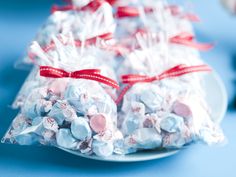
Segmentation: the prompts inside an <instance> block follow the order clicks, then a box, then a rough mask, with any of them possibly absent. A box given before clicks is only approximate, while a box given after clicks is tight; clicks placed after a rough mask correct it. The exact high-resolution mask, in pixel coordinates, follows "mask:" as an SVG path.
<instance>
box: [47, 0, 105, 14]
mask: <svg viewBox="0 0 236 177" xmlns="http://www.w3.org/2000/svg"><path fill="white" fill-rule="evenodd" d="M104 2H105V1H103V0H94V1H91V2H90V3H88V4H87V5H86V6H84V7H76V6H74V5H71V4H69V5H65V6H57V5H53V6H52V8H51V13H54V12H56V11H68V10H75V11H85V10H91V11H92V12H95V11H96V10H97V9H98V8H99V7H101V5H102V4H103V3H104Z"/></svg>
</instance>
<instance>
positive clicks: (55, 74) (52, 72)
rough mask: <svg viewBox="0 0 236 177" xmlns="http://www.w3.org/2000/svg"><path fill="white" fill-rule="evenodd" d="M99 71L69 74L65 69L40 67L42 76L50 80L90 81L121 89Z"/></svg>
mask: <svg viewBox="0 0 236 177" xmlns="http://www.w3.org/2000/svg"><path fill="white" fill-rule="evenodd" d="M100 72H101V71H100V70H99V69H84V70H79V71H74V72H67V71H65V70H63V69H59V68H53V67H50V66H40V76H43V77H50V78H67V77H68V78H73V79H88V80H93V81H97V82H100V83H102V84H105V85H108V86H111V87H113V88H116V89H119V85H118V84H117V82H115V81H114V80H112V79H110V78H108V77H105V76H103V75H101V74H100Z"/></svg>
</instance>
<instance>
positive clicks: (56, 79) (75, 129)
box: [3, 37, 121, 156]
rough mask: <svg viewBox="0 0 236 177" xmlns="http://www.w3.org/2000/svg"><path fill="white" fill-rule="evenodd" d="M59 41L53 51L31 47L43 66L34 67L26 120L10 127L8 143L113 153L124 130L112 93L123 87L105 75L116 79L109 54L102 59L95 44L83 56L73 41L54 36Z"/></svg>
mask: <svg viewBox="0 0 236 177" xmlns="http://www.w3.org/2000/svg"><path fill="white" fill-rule="evenodd" d="M54 43H55V45H56V47H55V50H54V51H53V53H52V52H51V53H49V54H47V53H45V52H43V51H42V50H41V48H40V47H39V45H38V44H37V43H34V44H33V45H32V47H31V48H32V50H33V51H34V53H36V54H37V58H36V59H37V61H38V63H39V64H40V65H44V66H40V67H39V68H37V66H36V67H35V70H34V72H35V75H34V76H35V77H34V78H32V79H33V83H36V84H35V85H34V86H32V87H30V90H28V89H27V90H24V92H25V93H24V94H23V95H24V96H26V98H25V99H24V100H21V101H22V104H21V107H20V108H21V109H20V115H21V116H20V115H19V116H20V117H22V118H21V121H14V122H16V123H15V124H16V125H15V124H14V126H11V127H10V129H9V131H8V132H7V134H6V136H5V138H4V139H3V141H8V142H12V143H18V144H22V145H30V144H47V145H53V146H59V147H62V148H67V149H71V150H76V151H80V152H81V153H88V154H91V153H94V154H96V155H98V156H108V155H111V154H112V153H113V151H114V149H115V148H114V145H113V144H115V143H116V141H117V139H119V138H120V135H121V133H118V132H119V130H118V129H117V107H116V104H115V102H114V100H113V99H114V98H112V97H111V96H112V95H111V94H110V93H111V92H112V91H113V92H114V93H115V89H117V88H118V87H119V86H118V84H117V83H116V82H115V81H114V80H113V79H110V78H108V77H106V76H104V75H107V76H110V77H114V79H116V75H115V74H114V71H113V69H112V68H111V67H109V64H108V63H106V61H108V58H109V55H108V54H107V55H106V57H105V58H101V60H100V61H98V60H99V59H98V54H99V53H100V54H101V55H102V51H99V49H96V48H95V47H92V46H91V48H85V49H84V50H83V53H82V54H79V52H78V50H77V48H76V47H75V46H73V43H72V44H71V43H69V44H68V45H65V43H63V41H60V40H59V39H58V38H55V37H54ZM93 50H95V51H93ZM103 52H106V51H103ZM103 55H104V54H103ZM103 55H102V56H103ZM109 59H110V60H112V59H113V58H112V57H111V58H109ZM94 68H96V69H94ZM37 71H38V72H37ZM39 74H40V75H39ZM30 82H31V80H28V83H26V85H27V84H30ZM26 88H27V87H26ZM21 98H22V97H21ZM16 120H18V117H17V118H16ZM116 135H117V136H116ZM118 135H119V136H118ZM86 144H87V146H88V147H86ZM88 148H92V149H90V150H88Z"/></svg>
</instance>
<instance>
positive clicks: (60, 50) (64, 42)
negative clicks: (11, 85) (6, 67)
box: [12, 33, 117, 109]
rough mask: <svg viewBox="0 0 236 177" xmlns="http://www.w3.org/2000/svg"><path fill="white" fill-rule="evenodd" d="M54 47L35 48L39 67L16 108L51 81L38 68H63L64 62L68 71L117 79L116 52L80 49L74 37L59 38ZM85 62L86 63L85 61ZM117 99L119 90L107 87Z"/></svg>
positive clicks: (56, 38) (18, 97)
mask: <svg viewBox="0 0 236 177" xmlns="http://www.w3.org/2000/svg"><path fill="white" fill-rule="evenodd" d="M53 42H54V46H53V47H51V49H50V50H48V51H46V52H45V51H44V50H43V49H42V48H41V47H40V45H39V44H38V43H37V42H33V44H32V45H31V47H30V48H31V51H30V53H33V54H34V58H33V62H34V64H36V66H35V67H34V68H33V69H32V71H31V72H30V74H29V76H28V78H27V79H26V81H25V82H24V84H23V86H22V87H21V89H20V91H19V92H18V94H17V96H16V98H15V100H14V102H13V104H12V107H13V108H15V109H16V108H19V107H21V105H23V104H24V100H25V98H26V96H27V95H28V93H29V92H30V91H31V90H32V89H33V88H36V87H40V86H42V85H44V84H45V82H46V83H47V82H48V79H47V78H46V79H45V78H42V77H40V76H39V75H38V72H39V68H38V65H53V66H54V67H61V66H59V65H60V64H59V63H61V62H63V65H64V67H67V66H69V65H70V66H69V68H71V69H73V67H74V68H75V69H76V68H81V66H82V67H83V68H86V67H87V68H91V67H95V68H98V69H101V72H102V74H103V75H105V76H107V77H110V78H112V79H113V80H117V79H116V74H115V68H116V67H117V62H116V58H115V54H114V52H112V51H107V50H103V49H100V48H98V47H96V46H88V47H86V48H83V47H77V46H75V44H74V37H73V35H72V34H71V33H70V34H68V35H59V36H57V37H55V36H54V37H53ZM83 58H84V59H83ZM103 87H104V89H105V90H106V91H107V93H109V94H110V95H111V96H112V97H113V99H115V98H116V94H115V89H112V88H110V87H107V86H106V85H104V86H103Z"/></svg>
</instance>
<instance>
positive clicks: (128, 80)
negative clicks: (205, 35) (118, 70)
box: [116, 64, 211, 104]
mask: <svg viewBox="0 0 236 177" xmlns="http://www.w3.org/2000/svg"><path fill="white" fill-rule="evenodd" d="M209 71H211V68H210V67H209V66H207V65H196V66H186V65H183V64H180V65H177V66H174V67H172V68H170V69H168V70H166V71H164V72H163V73H161V74H159V75H156V76H146V75H139V74H127V75H122V76H121V80H122V83H123V84H128V85H127V86H126V87H124V89H123V90H122V91H121V93H120V95H119V97H118V98H117V100H116V103H117V104H119V103H120V101H121V100H122V99H123V97H124V95H125V93H126V92H127V91H128V90H129V89H130V88H131V87H132V86H133V85H134V84H136V83H149V82H154V81H160V80H163V79H166V78H174V77H179V76H182V75H185V74H190V73H195V72H209Z"/></svg>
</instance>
